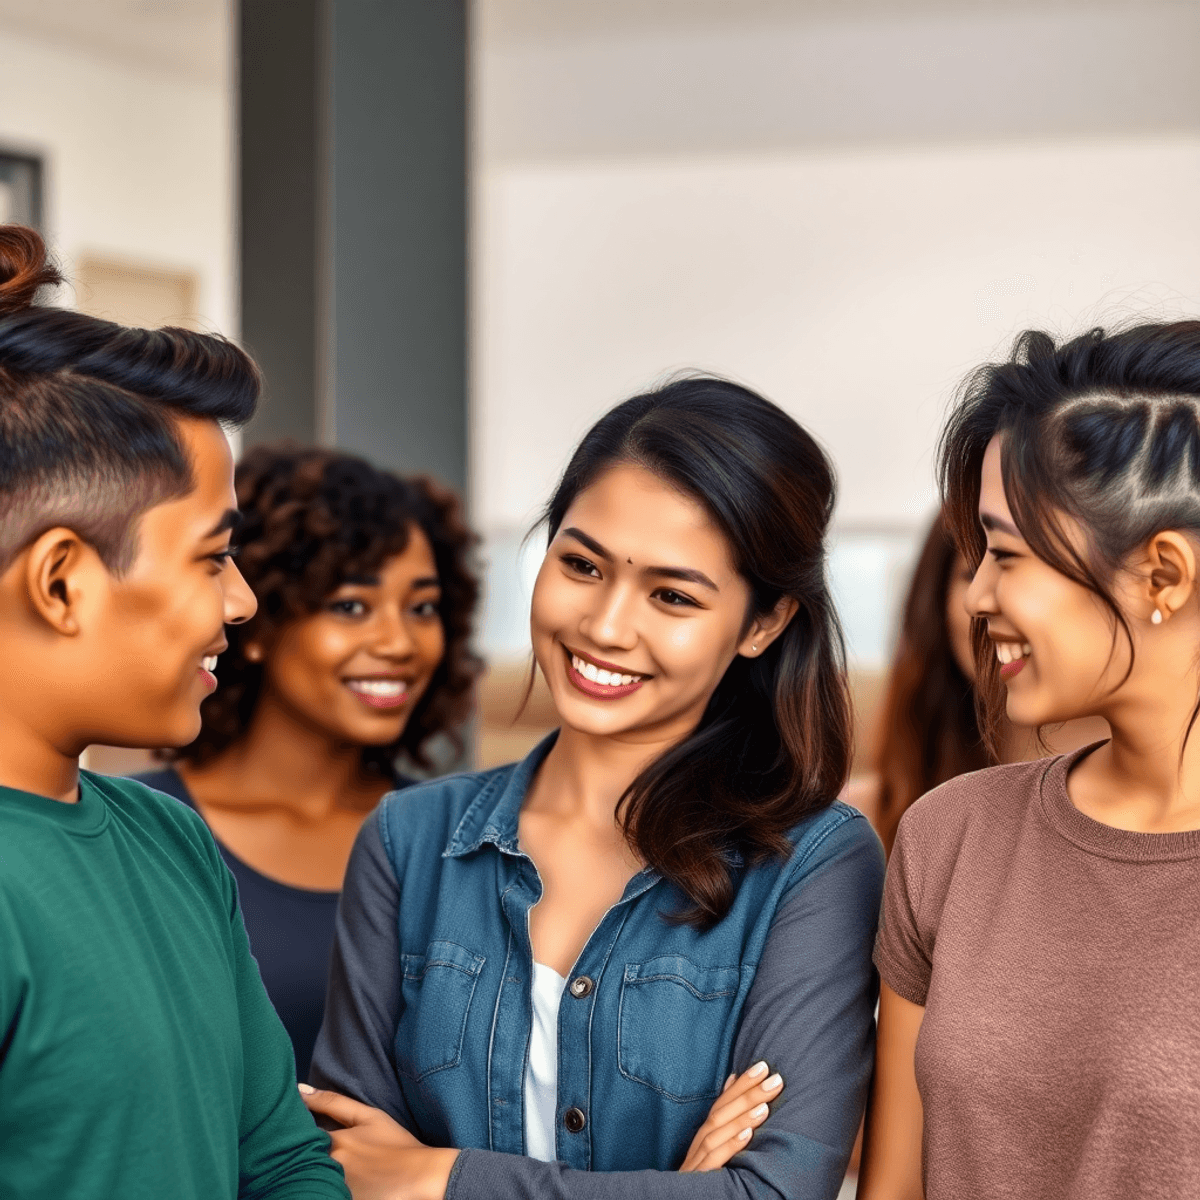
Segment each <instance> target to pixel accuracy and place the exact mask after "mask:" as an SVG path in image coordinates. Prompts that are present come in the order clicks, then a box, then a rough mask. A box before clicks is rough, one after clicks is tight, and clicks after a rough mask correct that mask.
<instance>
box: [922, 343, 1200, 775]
mask: <svg viewBox="0 0 1200 1200" xmlns="http://www.w3.org/2000/svg"><path fill="white" fill-rule="evenodd" d="M998 434H999V435H1002V440H1001V454H1000V461H1001V470H1002V473H1003V479H1004V491H1005V495H1006V497H1007V499H1008V504H1009V508H1010V509H1011V510H1012V514H1013V518H1014V520H1015V521H1016V523H1017V528H1018V529H1019V530H1020V531H1021V535H1022V536H1023V537H1024V539H1025V541H1026V542H1027V543H1028V544H1029V547H1030V549H1031V550H1032V551H1033V552H1034V554H1036V555H1037V556H1038V557H1039V558H1041V559H1042V560H1043V561H1044V562H1047V563H1049V564H1050V566H1052V567H1053V568H1054V569H1055V570H1056V571H1059V572H1061V573H1062V574H1063V575H1066V576H1067V578H1069V579H1071V580H1073V581H1074V582H1076V583H1078V584H1080V585H1081V586H1082V587H1085V588H1087V589H1088V590H1089V591H1091V592H1094V593H1095V595H1096V596H1097V597H1099V599H1100V601H1101V602H1102V603H1103V604H1104V606H1105V607H1106V608H1107V609H1108V611H1109V612H1110V613H1111V615H1112V617H1113V621H1114V626H1115V630H1119V631H1120V632H1121V633H1122V634H1123V636H1124V637H1125V639H1126V641H1127V643H1128V646H1129V651H1130V659H1129V670H1130V671H1132V669H1133V639H1132V636H1131V633H1130V629H1129V624H1128V622H1127V620H1126V618H1125V615H1124V613H1123V612H1122V611H1121V608H1120V605H1119V604H1118V603H1117V600H1116V597H1115V596H1114V594H1113V591H1112V581H1113V578H1114V576H1115V574H1116V572H1117V571H1118V569H1119V568H1120V567H1121V566H1123V565H1124V564H1125V563H1126V562H1127V561H1128V558H1129V556H1130V555H1131V554H1132V553H1133V552H1134V551H1135V550H1136V549H1138V548H1139V547H1141V546H1144V545H1145V544H1146V542H1148V541H1149V539H1150V538H1151V537H1152V536H1153V535H1154V534H1155V533H1158V532H1160V531H1161V530H1164V529H1177V530H1180V531H1183V532H1187V533H1191V534H1193V535H1195V536H1197V537H1200V321H1175V322H1171V323H1166V324H1145V325H1136V326H1132V327H1130V328H1127V329H1123V330H1118V331H1116V332H1113V333H1107V332H1105V331H1104V330H1103V329H1091V330H1089V331H1088V332H1086V333H1084V334H1081V335H1080V336H1079V337H1076V338H1073V339H1071V340H1070V341H1066V342H1063V343H1062V344H1061V345H1060V344H1058V343H1057V342H1055V340H1054V339H1053V338H1052V337H1051V336H1050V335H1049V334H1047V333H1042V332H1039V331H1037V330H1029V331H1027V332H1025V333H1023V334H1021V336H1020V337H1018V338H1017V340H1016V342H1015V344H1014V346H1013V350H1012V354H1011V355H1010V357H1009V358H1008V360H1007V361H1005V362H1001V363H989V364H987V365H985V366H982V367H980V368H979V369H978V370H977V371H976V372H974V373H973V374H972V375H971V376H969V377H968V379H967V381H966V383H965V384H964V385H963V388H962V391H961V394H960V396H959V399H958V403H957V405H956V407H955V408H954V410H953V412H952V413H951V415H950V419H949V421H948V423H947V425H946V428H945V431H944V432H943V434H942V439H941V444H940V447H939V468H940V473H941V481H942V491H943V494H944V496H945V499H946V514H947V520H948V523H949V525H950V528H951V530H952V532H953V534H954V536H955V540H956V541H957V543H958V545H959V547H960V549H961V550H962V552H963V554H964V556H965V557H966V559H967V561H968V563H970V565H971V567H972V568H974V567H975V566H977V565H978V563H979V562H980V560H981V559H982V557H983V551H984V537H983V530H982V528H981V527H980V524H979V514H978V508H979V489H980V473H981V470H982V465H983V456H984V452H985V451H986V450H987V447H988V444H989V442H991V440H992V438H993V437H995V436H996V435H998ZM1064 515H1065V516H1066V517H1068V518H1070V519H1073V520H1074V521H1077V522H1078V523H1079V526H1080V527H1081V528H1082V530H1083V532H1084V534H1085V537H1086V545H1085V546H1084V547H1082V548H1081V547H1079V546H1077V545H1076V544H1075V542H1073V541H1072V539H1071V537H1069V536H1068V531H1067V530H1066V528H1065V527H1064V524H1063V520H1062V518H1063V516H1064ZM976 624H977V629H976V631H975V632H976V638H975V649H976V666H977V668H978V678H977V680H976V688H977V694H978V695H979V698H980V704H981V725H982V727H983V730H984V733H985V736H986V737H987V739H988V741H989V745H990V747H991V749H992V751H993V752H994V753H998V751H999V747H1000V741H1001V737H1002V730H1003V721H1004V705H1005V694H1004V685H1003V684H1002V683H1001V681H1000V677H999V667H998V663H997V660H996V655H995V654H994V653H993V652H992V650H991V647H990V645H988V644H987V641H986V636H985V631H984V630H983V628H982V623H981V622H977V623H976ZM1114 636H1116V635H1115V633H1114ZM1197 710H1198V711H1200V705H1198V706H1197ZM1194 720H1195V715H1193V721H1194Z"/></svg>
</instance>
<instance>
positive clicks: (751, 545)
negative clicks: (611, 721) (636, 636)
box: [545, 376, 851, 929]
mask: <svg viewBox="0 0 1200 1200" xmlns="http://www.w3.org/2000/svg"><path fill="white" fill-rule="evenodd" d="M622 462H626V463H635V464H638V465H640V466H643V467H645V468H646V469H647V470H649V471H652V472H653V473H654V474H656V475H658V476H659V477H661V478H662V479H664V480H667V481H668V482H670V483H672V484H673V485H675V486H677V487H679V488H680V489H682V491H683V492H685V493H686V494H687V495H689V496H692V497H694V498H695V499H696V500H698V501H699V502H700V503H701V504H703V505H704V507H705V508H706V509H707V511H708V513H709V514H710V516H711V517H712V519H713V521H714V522H715V523H716V525H717V526H718V528H720V529H721V530H722V532H723V533H724V535H725V536H726V538H727V539H728V541H729V545H730V550H731V553H732V555H733V559H734V562H735V565H736V567H737V570H738V572H739V573H740V574H741V575H742V577H743V578H744V579H745V580H746V581H747V582H748V583H749V585H750V589H751V595H752V609H753V611H752V612H750V613H748V614H747V623H749V621H750V620H752V619H753V617H754V616H755V615H762V614H766V613H768V612H770V611H771V610H772V609H773V608H774V607H775V605H776V603H777V602H778V601H779V600H780V598H782V597H784V596H790V597H793V598H794V599H795V600H796V601H797V602H798V605H799V608H798V610H797V612H796V615H795V617H793V619H792V620H791V621H790V622H789V624H788V626H787V628H786V629H785V630H784V631H783V633H782V634H781V635H780V636H779V637H778V638H777V639H776V640H775V642H774V643H773V644H772V645H771V646H770V647H769V648H768V649H767V650H766V651H765V652H764V653H763V654H761V655H759V656H758V657H756V658H745V657H742V656H738V657H737V658H735V659H734V661H733V663H732V664H731V665H730V667H729V669H728V670H727V671H726V673H725V676H724V678H723V679H722V680H721V682H720V684H719V685H718V686H717V689H716V691H715V692H714V694H713V696H712V699H711V700H710V702H709V705H708V709H707V711H706V712H705V714H704V716H703V718H702V720H701V722H700V724H699V726H698V728H697V729H696V730H695V731H694V732H693V733H692V734H691V735H690V736H689V737H688V738H686V739H685V740H684V741H683V742H682V743H680V744H679V745H677V746H675V747H673V748H672V749H671V750H669V751H668V752H667V753H665V754H664V755H662V756H661V757H660V758H658V759H657V760H656V761H655V762H653V763H651V764H650V766H648V767H647V768H646V769H645V770H644V771H643V772H642V773H641V775H639V776H638V778H637V779H635V780H634V782H633V783H632V785H631V786H630V788H629V790H628V791H627V792H626V793H625V795H624V796H623V797H622V799H621V802H620V805H619V808H618V812H619V815H620V818H621V821H622V824H623V827H624V830H625V834H626V837H627V838H628V839H629V842H630V844H631V846H632V847H633V848H634V849H635V850H636V851H637V852H638V854H639V855H640V856H641V858H642V859H643V861H645V862H647V863H648V864H650V865H651V866H652V867H654V868H655V869H656V870H657V871H659V873H660V874H662V875H663V876H664V878H666V879H669V880H670V881H671V882H672V883H674V884H675V885H676V886H677V887H678V888H679V889H680V891H681V892H682V893H683V894H684V897H686V905H685V907H684V908H683V909H682V911H680V912H679V913H678V914H675V915H676V917H677V919H679V920H683V921H688V922H690V923H692V924H694V925H696V926H697V927H698V928H701V929H703V928H706V927H708V926H711V925H713V924H715V923H716V922H717V921H719V920H720V919H721V918H722V917H723V916H724V915H725V914H726V913H727V912H728V911H729V906H730V904H731V903H732V901H733V896H734V882H733V881H734V873H735V871H736V870H737V869H738V864H739V863H740V862H742V861H751V862H753V861H759V860H762V859H766V858H771V857H780V856H786V854H787V853H788V852H789V850H790V842H789V841H788V838H787V832H788V830H790V829H791V828H792V827H794V826H795V825H796V824H797V823H798V822H799V821H801V820H802V819H803V818H804V817H805V816H807V815H809V814H810V813H813V812H816V811H817V810H819V809H821V808H824V807H826V806H828V805H829V804H831V803H832V802H833V799H834V797H835V796H836V795H837V793H838V791H839V790H840V789H841V786H842V784H843V782H844V781H845V777H846V773H847V770H848V767H849V761H850V746H851V720H850V699H849V694H848V691H847V683H846V671H845V650H844V644H843V639H842V631H841V626H840V624H839V622H838V618H837V614H836V611H835V609H834V606H833V601H832V599H831V596H830V593H829V589H828V585H827V581H826V553H825V533H826V529H827V527H828V524H829V518H830V515H831V513H832V511H833V504H834V494H835V485H834V475H833V469H832V467H831V465H830V463H829V460H828V459H827V458H826V456H825V455H824V453H823V452H822V451H821V449H820V447H818V445H817V444H816V442H815V441H814V440H813V439H812V437H810V436H809V434H808V433H806V432H805V431H804V430H803V429H802V428H801V427H800V426H799V425H798V424H797V423H796V422H795V421H794V420H793V419H792V418H791V417H789V416H788V415H787V414H786V413H785V412H783V410H782V409H780V408H778V407H776V405H774V404H772V403H771V402H770V401H768V400H765V399H763V397H762V396H759V395H757V394H756V393H755V392H752V391H750V390H749V389H748V388H745V387H741V386H739V385H738V384H734V383H729V382H727V381H725V380H723V379H715V378H711V377H707V376H699V377H694V378H683V379H678V380H675V381H674V382H671V383H669V384H667V385H666V386H665V387H662V388H659V389H658V390H656V391H652V392H647V393H645V394H643V395H639V396H635V397H633V398H632V399H630V400H626V401H625V402H624V403H623V404H619V405H618V406H617V407H616V408H614V409H613V410H612V411H611V412H609V413H608V414H607V415H606V416H604V417H602V418H601V419H600V420H599V421H597V422H596V424H595V425H594V426H592V428H591V429H590V430H589V431H588V433H587V434H586V436H585V437H584V439H583V441H582V442H581V443H580V445H579V447H578V449H577V450H576V451H575V453H574V455H573V456H572V458H571V461H570V463H569V464H568V466H567V469H566V471H565V472H564V474H563V477H562V479H561V481H560V482H559V485H558V487H557V489H556V490H555V492H554V495H553V496H552V497H551V499H550V503H549V504H548V505H547V507H546V511H545V521H546V524H547V526H548V530H549V537H550V539H551V540H552V539H553V538H554V536H555V534H556V533H557V531H558V528H559V526H560V525H561V524H562V520H563V517H564V516H565V514H566V512H567V510H568V509H569V508H570V506H571V504H572V502H573V501H574V499H575V497H576V496H578V495H579V493H580V492H582V491H583V490H584V489H585V488H587V487H588V486H590V485H591V484H592V483H593V482H594V481H595V480H596V479H597V478H598V477H599V475H600V474H601V473H602V472H603V471H605V470H606V469H608V468H609V467H611V466H613V465H615V464H617V463H622Z"/></svg>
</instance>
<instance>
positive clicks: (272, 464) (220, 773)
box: [140, 445, 480, 1079]
mask: <svg viewBox="0 0 1200 1200" xmlns="http://www.w3.org/2000/svg"><path fill="white" fill-rule="evenodd" d="M236 488H237V496H238V504H239V506H240V509H241V512H242V516H243V522H242V525H241V527H240V528H239V530H238V532H237V535H236V541H237V544H238V548H239V565H240V566H241V569H242V573H243V574H244V575H245V577H246V580H247V582H248V583H249V584H250V586H251V587H252V588H253V590H254V593H255V595H256V596H257V598H258V614H257V616H256V617H255V618H254V619H253V620H251V621H249V622H248V623H246V624H245V625H239V626H236V627H231V629H230V631H229V649H228V650H227V651H226V652H225V653H224V654H222V655H221V658H220V663H219V671H220V679H221V687H220V689H219V690H218V691H216V692H215V693H213V695H212V696H210V697H209V698H208V699H207V700H205V701H204V704H203V706H202V708H201V716H202V718H203V727H202V729H201V733H200V736H199V737H198V738H197V739H196V740H195V741H194V742H192V743H191V745H189V746H187V747H185V748H184V749H182V750H179V751H172V752H170V754H169V757H170V758H171V759H172V760H174V766H173V767H171V768H170V769H168V770H164V771H157V772H153V773H149V774H146V775H142V776H141V777H140V778H141V779H142V780H143V781H144V782H146V783H148V784H150V785H151V786H152V787H156V788H158V789H159V790H161V791H164V792H168V793H170V794H171V795H174V796H176V797H177V798H179V799H180V800H182V801H184V802H185V803H186V804H189V805H191V806H192V807H193V808H195V809H196V810H197V811H198V812H199V813H200V815H201V816H203V817H204V819H205V820H206V821H207V822H208V824H209V826H210V828H211V829H212V831H213V833H214V834H215V835H216V838H217V841H218V844H219V845H220V848H221V853H222V855H223V856H224V858H225V861H226V863H227V864H228V865H229V867H230V869H231V870H232V871H233V873H234V875H235V877H236V878H237V882H238V889H239V896H240V901H241V907H242V913H243V916H244V918H245V922H246V929H247V932H248V934H249V937H250V945H251V948H252V949H253V951H254V954H255V957H256V958H257V959H258V963H259V967H260V969H261V971H262V976H263V982H264V983H265V985H266V988H267V993H268V994H269V995H270V997H271V1000H272V1002H273V1003H274V1005H275V1007H276V1010H277V1011H278V1012H279V1015H280V1017H281V1018H282V1020H283V1023H284V1026H285V1027H286V1029H287V1031H288V1033H289V1034H290V1036H291V1038H292V1044H293V1048H294V1050H295V1055H296V1068H297V1072H298V1075H299V1078H301V1079H303V1078H305V1077H306V1076H307V1074H308V1064H309V1059H310V1058H311V1056H312V1048H313V1043H314V1042H315V1040H316V1036H317V1031H318V1030H319V1029H320V1027H321V1018H322V1015H323V1012H324V1002H325V987H326V981H327V975H328V970H329V951H330V947H331V945H332V943H333V923H334V916H335V914H336V910H337V901H338V895H339V892H340V889H341V884H342V878H343V876H344V874H345V870H346V862H347V860H348V859H349V856H350V848H351V846H352V844H353V842H354V838H355V836H356V834H357V833H358V829H359V826H360V825H361V823H362V820H363V818H364V817H365V816H366V814H367V813H369V812H370V811H371V810H372V809H373V808H374V807H375V805H376V804H377V803H378V801H379V799H380V797H381V796H383V795H384V793H385V792H389V791H391V790H393V789H394V788H396V787H400V786H403V785H404V784H405V783H407V782H409V781H408V780H406V779H405V778H404V777H403V776H402V775H400V774H399V773H398V768H397V761H398V759H403V760H406V761H408V762H410V763H412V764H414V765H415V766H418V767H424V768H428V767H429V766H430V765H431V764H430V760H429V758H428V750H429V746H430V744H431V742H432V741H433V739H435V738H437V737H439V736H441V735H446V736H448V737H449V738H450V739H451V741H452V742H453V743H454V744H456V745H457V744H459V743H458V730H459V727H460V726H461V724H462V722H463V721H464V720H465V719H466V717H467V715H468V712H469V708H470V704H471V689H472V683H473V681H474V679H475V676H476V675H477V674H478V671H479V666H480V664H479V660H478V659H477V658H476V657H475V656H474V655H473V654H472V652H471V650H470V648H469V646H468V639H469V637H470V632H471V618H472V614H473V612H474V608H475V602H476V595H477V584H476V581H475V578H474V576H473V575H472V574H471V572H470V570H469V568H468V566H467V562H466V556H467V553H468V550H469V547H470V546H471V544H472V542H473V538H472V536H471V535H470V533H469V532H468V531H467V529H466V528H465V526H464V525H463V523H462V519H461V517H460V515H459V506H458V502H457V500H456V499H455V498H454V497H453V496H452V495H451V494H450V493H448V492H446V491H444V490H443V489H441V488H439V487H437V486H436V485H434V484H433V483H431V482H429V481H427V480H423V479H416V480H405V479H400V478H398V477H396V476H395V475H392V474H389V473H388V472H385V471H379V470H377V469H376V468H374V467H372V466H371V465H370V464H369V463H367V462H365V461H363V460H362V459H359V458H354V457H352V456H350V455H347V454H341V453H338V452H335V451H331V450H320V449H312V448H301V447H297V446H290V445H283V446H260V447H256V448H255V449H253V450H251V451H250V452H249V453H248V454H247V455H246V456H245V458H244V459H243V460H242V462H241V463H240V464H239V466H238V468H237V473H236Z"/></svg>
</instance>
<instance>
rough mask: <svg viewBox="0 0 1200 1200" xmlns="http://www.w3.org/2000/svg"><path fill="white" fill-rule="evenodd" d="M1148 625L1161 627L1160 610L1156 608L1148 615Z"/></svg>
mask: <svg viewBox="0 0 1200 1200" xmlns="http://www.w3.org/2000/svg"><path fill="white" fill-rule="evenodd" d="M1150 624H1151V625H1161V624H1162V610H1161V609H1158V608H1156V609H1155V610H1154V611H1153V612H1152V613H1151V614H1150Z"/></svg>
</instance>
